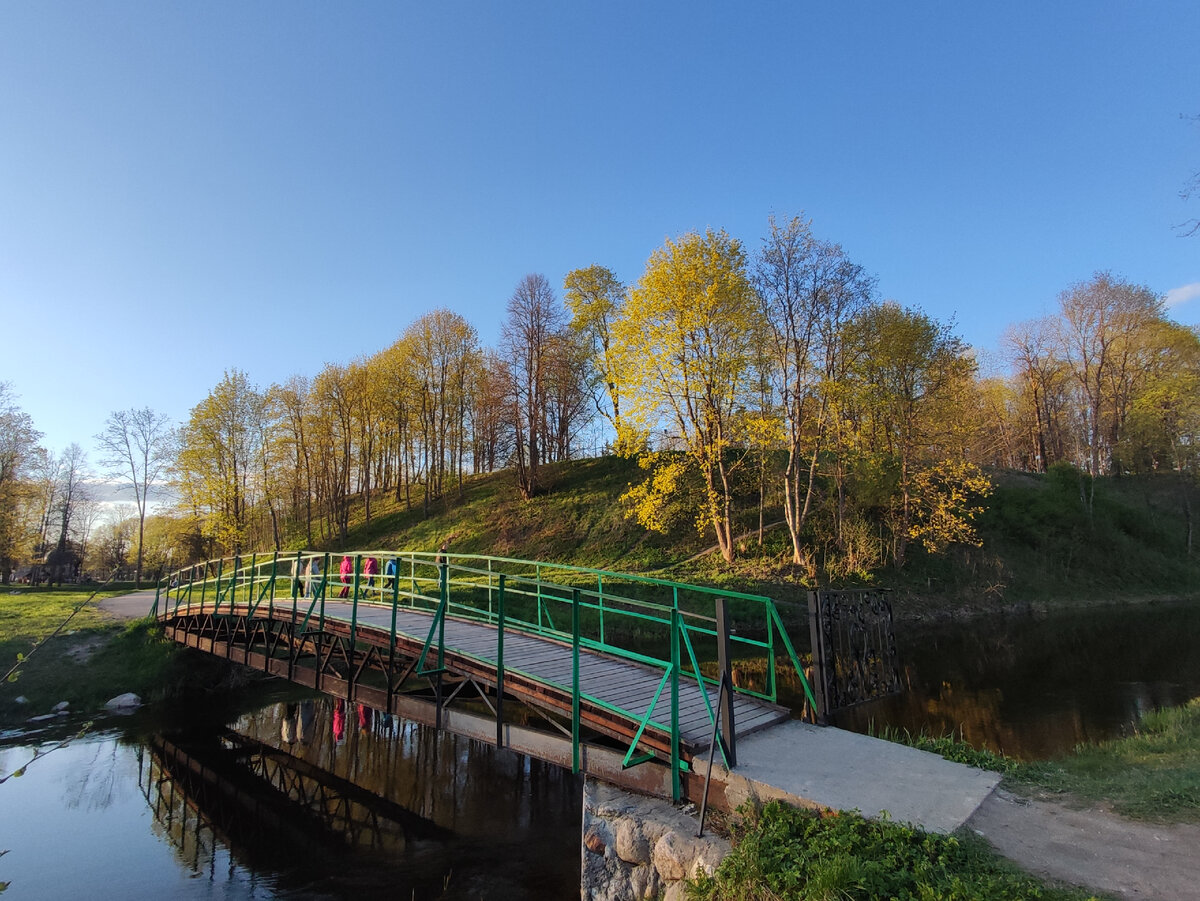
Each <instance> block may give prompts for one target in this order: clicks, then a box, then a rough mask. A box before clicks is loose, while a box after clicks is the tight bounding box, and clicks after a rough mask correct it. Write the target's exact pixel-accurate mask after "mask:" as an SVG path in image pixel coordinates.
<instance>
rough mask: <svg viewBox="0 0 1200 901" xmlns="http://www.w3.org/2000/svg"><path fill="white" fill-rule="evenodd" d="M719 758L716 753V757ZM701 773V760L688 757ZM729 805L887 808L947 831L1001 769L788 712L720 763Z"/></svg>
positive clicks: (870, 811)
mask: <svg viewBox="0 0 1200 901" xmlns="http://www.w3.org/2000/svg"><path fill="white" fill-rule="evenodd" d="M718 760H719V758H718ZM694 765H695V768H696V771H697V772H698V773H699V774H701V775H703V774H704V773H706V772H707V770H708V760H707V758H705V759H704V760H703V761H701V760H699V759H697V760H696V761H694ZM713 778H714V779H715V780H719V781H723V782H725V783H726V789H725V796H726V798H727V800H728V801H730V802H731V804H732V805H733V806H736V805H738V804H740V803H742V801H744V800H747V799H749V798H758V799H760V800H762V801H769V800H780V801H787V802H788V803H791V804H796V805H799V806H802V807H823V808H829V809H832V810H857V811H859V812H861V813H862V814H863V815H864V816H868V817H879V816H880V815H882V814H884V813H886V814H887V815H888V816H890V817H891V818H892V819H893V820H896V821H897V822H901V823H911V824H913V825H914V826H919V827H920V828H921V829H924V830H925V831H926V832H942V833H948V832H953V831H954V830H955V829H957V828H958V827H959V826H962V825H963V824H964V823H966V821H967V820H968V819H969V818H970V817H971V815H972V814H974V813H975V811H976V810H977V809H978V808H979V805H980V804H982V803H983V801H984V799H985V798H987V797H988V795H989V794H991V792H992V789H994V788H995V787H996V785H997V784H998V783H999V782H1000V776H999V775H998V774H996V773H989V772H986V771H984V770H978V769H975V768H974V767H969V766H964V765H963V764H961V763H952V762H951V761H949V760H944V759H943V758H941V757H939V756H938V755H936V754H930V753H929V752H927V751H918V750H917V749H916V748H910V747H907V746H906V745H900V744H896V743H894V742H890V741H883V740H882V739H878V738H871V737H870V736H867V735H859V734H858V733H856V732H846V731H845V730H843V729H835V728H830V727H821V726H812V725H809V724H808V723H802V722H799V721H798V720H791V721H789V722H787V723H784V724H782V725H779V726H774V727H772V728H770V729H767V730H765V731H763V732H759V733H755V734H754V735H751V736H749V737H748V738H744V739H741V740H740V741H739V742H738V746H737V766H736V767H735V768H734V770H733V771H732V772H729V771H728V770H726V769H725V768H724V767H722V766H721V765H720V764H719V763H717V764H714V766H713Z"/></svg>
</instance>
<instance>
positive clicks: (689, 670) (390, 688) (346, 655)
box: [153, 550, 994, 829]
mask: <svg viewBox="0 0 1200 901" xmlns="http://www.w3.org/2000/svg"><path fill="white" fill-rule="evenodd" d="M153 613H154V615H155V616H156V617H157V618H158V619H159V620H160V622H161V623H162V625H163V628H164V632H165V634H166V635H167V636H168V637H169V638H171V639H173V640H174V641H176V642H179V643H180V644H183V645H186V646H189V647H193V648H197V649H199V650H201V651H204V652H206V653H210V654H214V655H218V656H221V657H225V658H227V659H229V660H231V661H233V662H236V663H239V664H243V665H246V666H249V667H252V668H254V669H258V670H261V671H262V672H265V673H269V674H271V675H275V676H280V677H283V678H286V679H289V680H291V681H293V682H296V683H298V684H301V685H304V686H307V687H310V688H313V689H317V690H320V691H322V692H325V693H328V694H331V695H334V696H336V697H340V698H344V699H345V700H347V701H350V702H358V703H362V704H365V705H367V706H369V707H372V708H374V709H376V710H380V711H385V712H388V713H391V714H394V715H398V716H401V717H404V718H406V719H410V720H413V721H416V722H419V723H423V724H427V725H432V726H435V727H436V728H438V729H443V730H447V731H451V732H455V733H457V734H460V735H465V736H468V737H471V738H475V739H479V740H483V741H488V742H494V743H495V744H496V746H498V747H507V748H510V749H512V750H514V751H518V752H521V753H525V754H529V755H532V756H534V757H537V758H540V759H543V760H547V761H550V762H552V763H556V764H558V765H561V766H565V767H569V768H570V769H571V771H572V772H575V773H581V772H582V773H585V774H587V775H590V776H594V777H597V778H600V779H602V780H604V781H606V782H610V783H613V784H615V785H618V786H621V787H624V788H629V789H633V790H636V791H639V792H643V793H646V794H650V795H655V796H658V797H663V798H670V799H672V800H675V801H680V800H682V799H690V800H693V801H696V802H700V801H701V800H702V799H703V798H706V797H707V793H708V792H709V791H710V790H712V791H713V792H714V795H713V800H714V803H718V804H722V805H723V806H729V805H733V804H735V803H736V802H737V801H738V800H740V799H741V798H742V797H743V796H745V795H746V794H747V793H749V794H754V795H758V796H760V797H762V796H766V797H782V798H785V799H787V800H792V801H793V802H797V803H803V804H808V805H810V806H811V805H817V806H826V807H836V808H845V809H850V808H854V807H858V808H860V809H862V810H863V811H864V812H867V813H871V812H873V811H875V810H880V809H887V810H889V811H890V812H891V813H892V815H893V816H896V817H897V818H902V819H908V820H910V821H912V822H917V823H919V824H922V825H926V826H928V827H931V828H945V829H952V828H954V827H955V826H957V825H958V824H960V823H961V822H962V821H963V820H965V819H966V817H967V816H969V815H970V813H971V812H972V811H973V810H974V808H975V806H977V804H978V803H979V801H981V800H982V798H983V797H984V796H985V795H986V794H987V793H988V792H989V791H990V790H991V787H992V785H994V780H993V779H991V777H990V776H988V777H985V778H983V779H978V778H975V777H967V776H965V775H964V774H963V772H961V771H963V770H967V768H965V767H959V765H958V764H947V762H945V761H942V760H941V759H940V758H932V757H931V755H923V754H922V752H916V751H913V750H912V749H908V748H903V747H901V746H898V745H893V744H890V743H887V742H881V741H877V740H875V739H870V738H867V737H865V736H858V735H852V734H851V733H846V732H842V731H841V730H837V729H832V728H822V727H817V726H812V725H807V724H804V723H800V722H796V721H795V720H793V718H792V709H793V708H802V709H803V711H804V712H805V714H807V715H808V716H809V717H810V718H811V714H812V711H814V710H815V709H816V701H815V699H814V696H813V692H812V689H811V688H810V686H809V682H808V679H807V678H806V676H805V671H804V667H803V665H802V662H801V659H800V657H799V655H798V654H797V652H796V648H795V645H794V644H793V642H792V640H791V637H790V635H789V632H788V629H787V627H786V624H785V618H784V616H783V615H782V614H781V611H780V609H779V607H778V606H777V605H776V604H775V602H774V601H772V600H771V599H770V598H767V597H763V596H759V595H752V594H745V593H740V592H733V591H725V590H719V589H715V588H709V587H703V586H695V585H686V584H681V583H677V582H671V581H667V580H663V579H657V578H652V577H647V576H637V575H629V574H621V573H615V572H607V571H602V570H594V569H586V568H582V567H573V566H566V565H560V564H549V563H542V562H536V561H526V560H514V559H508V558H501V557H492V556H481V555H468V554H454V555H449V554H435V553H426V552H414V551H406V552H396V551H390V550H363V551H350V552H343V553H339V554H316V553H312V552H303V551H301V552H296V553H292V554H279V553H272V554H270V555H258V554H253V555H250V556H249V557H248V558H247V557H240V556H238V557H228V558H224V559H220V560H211V561H207V562H205V563H201V564H197V565H195V566H191V567H188V568H185V569H182V570H180V571H178V572H176V573H174V574H172V575H170V576H168V577H166V578H165V579H163V581H162V582H161V583H160V585H159V586H158V589H157V591H156V594H155V600H154V608H153ZM792 618H793V620H794V619H795V617H794V616H793V617H792ZM801 624H803V620H801ZM796 626H797V623H796V622H794V621H793V623H792V628H793V630H795V629H796ZM782 700H787V701H788V704H786V705H785V704H784V703H781V701H782ZM913 755H917V756H913ZM739 757H742V758H744V759H742V760H740V761H739ZM934 761H936V763H935V762H934ZM943 765H944V766H943ZM897 768H898V769H899V770H900V772H894V773H893V772H892V771H893V770H896V769H897ZM871 771H873V772H875V773H877V774H878V776H879V779H878V780H877V781H876V780H868V781H866V782H864V778H865V777H867V775H868V773H869V772H871ZM970 772H971V773H978V771H970ZM951 777H953V778H951ZM814 779H815V780H816V782H818V783H822V784H814ZM947 779H951V781H950V782H947V781H946V780H947ZM955 779H957V780H959V781H957V782H955V781H954V780H955ZM963 779H965V780H966V781H965V782H964V781H962V780H963ZM843 783H844V784H845V787H846V790H844V789H843V788H839V787H837V786H839V785H841V784H843ZM898 784H899V785H905V784H908V785H912V786H913V788H912V789H911V790H910V791H907V792H906V791H904V790H901V792H900V794H896V790H897V785H898ZM830 785H834V786H835V788H834V789H833V790H832V791H831V790H830V787H829V786H830ZM863 785H867V786H869V791H868V793H867V794H865V795H864V794H863V793H862V791H861V789H862V786H863ZM915 792H919V793H920V795H921V797H920V798H919V799H917V800H916V801H915V802H914V801H913V799H912V798H910V797H909V796H910V795H911V794H913V793H915ZM943 796H944V799H943ZM914 803H915V807H914V806H913V805H914ZM877 805H878V806H877ZM906 805H907V806H906ZM909 808H912V809H913V810H914V811H916V812H915V813H914V814H913V815H911V816H906V813H907V811H908V809H909ZM947 811H949V813H948V814H947V813H946V812H947Z"/></svg>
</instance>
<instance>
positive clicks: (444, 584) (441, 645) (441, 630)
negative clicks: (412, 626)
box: [433, 560, 450, 729]
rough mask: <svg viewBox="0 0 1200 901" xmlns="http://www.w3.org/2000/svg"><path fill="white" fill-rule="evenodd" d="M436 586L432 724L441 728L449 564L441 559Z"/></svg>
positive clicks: (448, 601)
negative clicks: (435, 640)
mask: <svg viewBox="0 0 1200 901" xmlns="http://www.w3.org/2000/svg"><path fill="white" fill-rule="evenodd" d="M438 586H439V588H440V589H441V590H440V591H439V594H440V595H441V599H440V600H439V601H438V624H437V625H438V652H437V676H436V678H437V682H436V684H435V685H434V689H433V693H434V698H435V701H436V705H437V706H436V709H435V711H434V725H435V727H436V728H438V729H441V728H442V674H443V673H444V672H445V670H446V611H447V610H448V609H449V608H450V564H449V563H447V562H445V560H443V561H442V562H441V563H440V564H438Z"/></svg>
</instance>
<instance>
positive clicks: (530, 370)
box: [500, 273, 566, 498]
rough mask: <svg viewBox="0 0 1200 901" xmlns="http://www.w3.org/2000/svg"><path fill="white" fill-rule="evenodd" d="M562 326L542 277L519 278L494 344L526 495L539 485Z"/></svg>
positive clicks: (563, 321)
mask: <svg viewBox="0 0 1200 901" xmlns="http://www.w3.org/2000/svg"><path fill="white" fill-rule="evenodd" d="M565 328H566V313H565V312H564V310H563V308H562V306H561V305H560V304H559V302H558V299H557V298H556V297H555V296H554V289H553V288H551V287H550V282H549V281H547V279H546V276H544V275H541V274H536V273H535V274H530V275H527V276H525V277H524V278H523V279H521V281H520V282H518V283H517V289H516V290H515V291H514V292H513V295H512V297H510V298H509V300H508V318H507V319H505V321H504V324H503V325H502V326H501V328H500V344H501V348H502V352H503V354H504V357H505V362H506V363H507V364H508V371H509V376H510V383H509V403H510V405H511V406H510V409H511V410H512V417H513V418H512V425H513V437H514V439H515V444H514V454H513V456H514V457H515V463H516V468H517V484H518V487H519V488H520V489H521V494H522V496H524V497H527V498H528V497H532V496H533V495H534V494H536V493H537V492H538V489H539V488H540V487H541V485H540V482H539V480H538V469H539V467H540V466H541V463H542V461H543V459H544V457H545V453H544V450H543V447H542V442H543V440H544V438H545V435H546V431H547V426H546V414H547V412H548V410H547V407H548V399H547V398H548V393H549V389H550V378H551V370H552V365H551V363H552V360H553V349H554V345H555V342H556V337H557V336H558V335H559V334H561V333H562V332H563V331H564V330H565Z"/></svg>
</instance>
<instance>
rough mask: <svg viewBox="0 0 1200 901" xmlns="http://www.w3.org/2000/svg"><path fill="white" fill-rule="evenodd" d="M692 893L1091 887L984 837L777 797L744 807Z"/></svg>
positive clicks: (749, 895) (839, 894) (893, 894)
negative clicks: (1054, 877)
mask: <svg viewBox="0 0 1200 901" xmlns="http://www.w3.org/2000/svg"><path fill="white" fill-rule="evenodd" d="M688 897H689V898H690V899H693V901H717V899H724V898H739V899H743V901H773V899H777V898H796V899H812V901H818V899H820V901H824V899H831V898H838V899H846V901H854V899H868V898H913V899H917V898H931V899H932V898H954V899H958V901H976V899H978V901H1005V899H1013V901H1016V899H1030V898H1041V899H1045V901H1075V899H1084V898H1089V897H1093V896H1091V895H1089V894H1088V893H1087V892H1084V891H1081V890H1077V889H1063V888H1055V887H1051V886H1047V885H1046V884H1044V883H1042V882H1041V881H1039V880H1037V879H1034V878H1033V877H1031V876H1028V875H1026V874H1024V873H1021V872H1020V871H1019V870H1017V869H1016V867H1014V866H1013V865H1011V864H1008V863H1006V862H1005V861H1002V860H1001V859H999V858H998V857H996V855H995V854H993V853H992V852H991V851H990V850H989V849H988V848H987V847H986V844H985V843H984V842H983V841H982V840H974V839H969V838H965V837H964V838H959V837H954V836H942V835H930V834H926V833H924V832H920V831H918V830H914V829H910V828H908V827H906V826H901V825H899V824H897V823H892V822H889V821H886V820H884V821H872V820H866V819H863V818H862V817H861V816H859V815H857V814H853V813H839V814H829V813H826V814H820V813H815V812H812V811H806V810H798V809H796V808H793V807H788V806H786V805H783V804H780V803H778V802H772V803H771V804H768V805H767V806H766V807H765V808H763V809H762V810H761V811H753V810H748V809H743V810H742V811H741V816H740V818H737V819H735V820H734V829H733V850H732V851H731V852H730V853H729V855H728V856H726V858H725V860H724V861H722V863H721V865H720V867H718V869H717V871H716V873H715V874H714V876H713V877H711V878H707V877H701V878H699V879H698V880H696V881H695V882H694V883H692V884H691V885H690V886H689V888H688Z"/></svg>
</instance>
